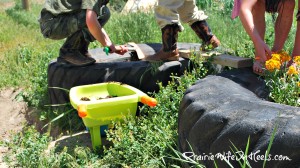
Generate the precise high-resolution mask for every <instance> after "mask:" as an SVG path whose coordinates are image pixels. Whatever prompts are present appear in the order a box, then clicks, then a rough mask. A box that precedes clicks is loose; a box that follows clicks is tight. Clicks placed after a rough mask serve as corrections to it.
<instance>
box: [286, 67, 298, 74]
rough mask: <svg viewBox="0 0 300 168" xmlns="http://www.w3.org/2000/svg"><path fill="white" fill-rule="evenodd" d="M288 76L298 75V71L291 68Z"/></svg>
mask: <svg viewBox="0 0 300 168" xmlns="http://www.w3.org/2000/svg"><path fill="white" fill-rule="evenodd" d="M287 74H288V75H297V74H298V71H297V70H296V68H295V66H290V67H289V70H288V71H287Z"/></svg>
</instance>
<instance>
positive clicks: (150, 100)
mask: <svg viewBox="0 0 300 168" xmlns="http://www.w3.org/2000/svg"><path fill="white" fill-rule="evenodd" d="M141 102H142V103H143V104H146V105H148V106H150V107H155V106H156V105H157V101H156V99H154V98H152V97H149V96H147V95H146V96H142V97H141Z"/></svg>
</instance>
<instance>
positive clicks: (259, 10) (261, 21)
mask: <svg viewBox="0 0 300 168" xmlns="http://www.w3.org/2000/svg"><path fill="white" fill-rule="evenodd" d="M265 12H266V10H265V1H262V0H259V1H257V3H256V4H255V5H254V7H253V10H252V14H253V18H254V19H253V22H254V25H255V27H256V30H257V31H258V33H259V35H260V37H261V39H264V38H265V32H266V21H265Z"/></svg>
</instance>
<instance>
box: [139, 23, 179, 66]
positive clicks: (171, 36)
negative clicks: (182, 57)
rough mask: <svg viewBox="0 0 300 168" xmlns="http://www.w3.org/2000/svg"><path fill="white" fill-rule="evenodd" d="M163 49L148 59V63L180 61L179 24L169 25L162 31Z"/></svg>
mask: <svg viewBox="0 0 300 168" xmlns="http://www.w3.org/2000/svg"><path fill="white" fill-rule="evenodd" d="M161 32H162V48H161V49H160V51H158V52H157V53H156V54H154V55H151V56H148V57H146V58H145V59H144V60H146V61H178V59H179V52H178V48H177V39H178V32H179V26H178V25H177V24H172V25H167V26H165V27H164V28H162V29H161Z"/></svg>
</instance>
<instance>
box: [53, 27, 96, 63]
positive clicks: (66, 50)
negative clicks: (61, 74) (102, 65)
mask: <svg viewBox="0 0 300 168" xmlns="http://www.w3.org/2000/svg"><path fill="white" fill-rule="evenodd" d="M83 42H86V41H85V39H84V36H83V33H82V31H77V32H75V33H74V34H72V35H71V36H69V37H67V40H66V41H65V43H64V44H63V46H62V47H61V48H60V51H59V57H58V58H57V63H59V64H69V65H73V66H86V65H91V64H93V63H95V62H96V60H95V59H94V58H92V57H87V56H85V55H83V54H82V53H81V52H87V47H88V44H83Z"/></svg>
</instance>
